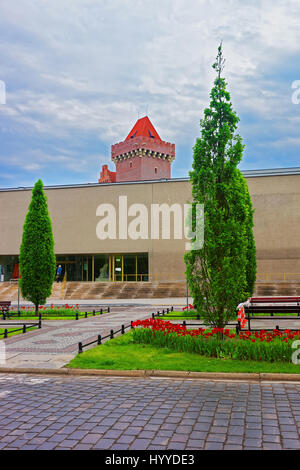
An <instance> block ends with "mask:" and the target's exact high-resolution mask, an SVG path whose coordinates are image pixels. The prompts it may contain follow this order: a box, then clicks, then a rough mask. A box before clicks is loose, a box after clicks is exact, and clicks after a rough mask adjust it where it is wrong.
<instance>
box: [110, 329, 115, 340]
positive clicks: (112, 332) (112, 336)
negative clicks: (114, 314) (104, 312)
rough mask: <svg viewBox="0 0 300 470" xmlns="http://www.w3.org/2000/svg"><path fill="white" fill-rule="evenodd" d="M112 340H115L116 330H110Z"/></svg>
mask: <svg viewBox="0 0 300 470" xmlns="http://www.w3.org/2000/svg"><path fill="white" fill-rule="evenodd" d="M110 339H114V330H110Z"/></svg>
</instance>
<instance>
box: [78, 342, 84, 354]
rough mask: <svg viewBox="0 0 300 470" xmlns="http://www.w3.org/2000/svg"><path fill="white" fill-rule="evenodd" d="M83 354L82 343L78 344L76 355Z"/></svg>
mask: <svg viewBox="0 0 300 470" xmlns="http://www.w3.org/2000/svg"><path fill="white" fill-rule="evenodd" d="M82 352H83V349H82V343H81V342H80V343H78V353H79V354H80V353H82Z"/></svg>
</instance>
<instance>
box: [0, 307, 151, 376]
mask: <svg viewBox="0 0 300 470" xmlns="http://www.w3.org/2000/svg"><path fill="white" fill-rule="evenodd" d="M152 311H153V309H152V310H151V309H150V307H140V306H136V307H112V309H111V313H106V314H105V315H98V316H95V317H88V318H86V319H81V320H77V321H76V320H62V321H43V326H42V329H40V330H34V331H32V332H28V333H26V334H25V335H17V336H12V337H10V338H7V339H5V340H2V341H5V348H6V364H5V366H6V367H43V368H59V367H62V366H63V365H64V364H66V363H68V362H69V361H70V360H71V359H72V358H73V357H74V356H75V355H76V354H77V351H78V343H79V341H81V342H84V343H88V342H90V341H93V340H95V339H97V335H99V334H101V335H102V336H106V335H107V334H109V332H110V330H111V329H113V330H117V329H120V327H121V325H122V324H124V325H126V326H127V325H128V324H130V322H131V321H134V320H137V319H142V318H148V317H150V315H151V313H152ZM5 324H6V325H7V327H9V320H6V323H5Z"/></svg>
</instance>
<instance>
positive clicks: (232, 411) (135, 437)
mask: <svg viewBox="0 0 300 470" xmlns="http://www.w3.org/2000/svg"><path fill="white" fill-rule="evenodd" d="M0 396H1V398H2V400H1V404H0V449H24V450H25V449H114V450H117V449H119V450H121V449H122V450H126V449H142V450H144V449H152V450H165V449H171V450H179V449H185V450H197V449H300V439H299V428H300V384H278V383H276V384H275V383H274V384H270V383H261V384H259V383H246V382H239V383H230V382H225V381H224V382H217V381H215V382H213V381H200V380H168V379H136V378H135V379H127V378H126V379H124V378H122V379H121V378H102V377H101V378H90V377H78V378H77V377H59V378H57V377H54V376H48V377H45V376H30V375H10V374H7V375H4V374H2V375H0Z"/></svg>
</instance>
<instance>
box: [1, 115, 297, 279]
mask: <svg viewBox="0 0 300 470" xmlns="http://www.w3.org/2000/svg"><path fill="white" fill-rule="evenodd" d="M149 122H150V121H149ZM137 124H138V126H137V125H136V126H135V127H134V128H133V130H132V131H131V132H130V134H129V136H128V137H129V140H128V138H127V139H125V141H124V142H123V143H120V144H116V146H113V153H112V156H113V157H114V161H115V162H116V174H115V175H114V176H113V177H112V178H113V179H114V181H105V179H104V178H102V181H101V182H100V183H95V184H86V185H85V184H81V185H69V186H51V187H46V188H45V192H46V195H47V198H48V206H49V212H50V216H51V219H52V224H53V232H54V239H55V252H56V256H57V263H58V264H61V265H62V266H63V271H64V274H66V279H67V280H68V281H92V282H130V281H134V282H169V281H183V280H184V279H185V264H184V260H183V256H184V253H185V250H186V249H187V243H188V238H187V237H186V236H185V230H184V225H185V212H184V207H185V205H186V204H188V203H189V202H190V201H191V184H190V182H189V179H188V178H175V179H172V178H168V177H166V176H168V175H170V171H171V162H172V160H173V159H174V158H175V147H174V145H173V144H169V143H165V142H163V141H159V139H158V138H157V136H156V134H155V132H154V131H153V129H151V128H150V129H149V125H148V123H147V122H144V124H146V125H145V127H144V129H145V130H146V131H145V132H148V130H150V133H151V135H153V136H154V138H153V137H149V139H151V140H150V143H148V141H147V135H146V136H145V135H138V134H139V131H140V127H141V124H143V123H141V122H140V123H139V122H138V123H137ZM136 127H138V129H136ZM136 131H137V134H136V135H135V136H134V134H135V132H136ZM140 132H141V131H140ZM142 132H144V131H142ZM145 132H144V133H145ZM157 135H158V134H157ZM132 136H134V137H133V138H132V139H131V137H132ZM158 137H159V136H158ZM136 139H140V140H136ZM159 142H160V143H159ZM136 143H138V145H135V144H136ZM126 145H128V146H129V147H126ZM132 145H134V147H133V149H132ZM157 145H160V146H161V147H160V148H158V147H157ZM130 148H131V149H132V150H130ZM124 149H125V150H126V151H125V150H124ZM150 151H151V153H150ZM127 154H128V155H127ZM145 161H146V162H147V163H146V164H145V163H144V162H145ZM130 162H132V172H133V173H132V174H131V173H130ZM159 162H160V163H161V166H160V163H159ZM146 165H148V166H147V171H146V172H145V171H144V170H145V168H146ZM155 168H157V171H161V173H157V175H158V177H157V178H156V177H155V176H156V173H154V174H152V171H154V172H155ZM103 171H104V170H103ZM103 171H102V173H103ZM111 173H113V172H111ZM130 174H131V175H132V176H131V177H132V179H133V180H132V181H129V179H130ZM243 174H244V176H245V178H246V180H247V183H248V186H249V191H250V194H251V197H252V202H253V205H254V208H255V216H254V223H255V227H254V234H255V240H256V247H257V258H258V279H259V278H264V277H266V279H268V278H269V279H270V280H271V279H279V280H280V279H282V280H289V279H300V274H299V273H300V236H299V233H300V210H299V208H300V168H290V169H276V170H256V171H244V172H243ZM108 175H109V174H108ZM162 175H163V176H162ZM159 176H161V178H159ZM143 178H144V179H143ZM108 179H109V176H108ZM31 189H32V188H11V189H0V265H1V266H2V268H1V269H2V276H3V275H4V277H2V279H4V280H10V279H11V278H13V277H14V276H17V267H16V265H17V264H18V255H19V248H20V243H21V237H22V227H23V223H24V219H25V215H26V212H27V209H28V205H29V203H30V200H31ZM162 208H164V210H161V209H162ZM153 215H154V216H155V217H156V218H155V217H154V218H153ZM154 225H155V226H154ZM168 227H169V228H168ZM169 229H170V230H169ZM0 274H1V272H0Z"/></svg>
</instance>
